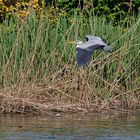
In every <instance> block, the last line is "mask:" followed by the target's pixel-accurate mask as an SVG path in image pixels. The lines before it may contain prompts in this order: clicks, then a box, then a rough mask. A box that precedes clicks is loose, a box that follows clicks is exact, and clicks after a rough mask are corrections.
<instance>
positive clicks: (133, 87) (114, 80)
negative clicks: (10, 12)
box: [0, 12, 140, 113]
mask: <svg viewBox="0 0 140 140" xmlns="http://www.w3.org/2000/svg"><path fill="white" fill-rule="evenodd" d="M139 20H140V19H137V20H136V19H135V18H133V19H132V21H130V23H129V25H131V26H130V27H127V28H124V27H122V26H120V25H118V26H115V27H113V26H112V25H111V23H108V24H107V23H106V21H105V19H104V18H101V17H100V18H98V17H96V16H90V17H89V19H85V18H84V17H82V16H79V15H77V14H75V15H73V18H72V19H71V20H69V22H71V24H70V23H69V22H68V20H67V18H66V17H65V16H62V17H61V16H60V17H59V19H58V21H57V23H56V24H51V21H50V20H49V16H48V15H47V12H46V13H44V14H43V15H41V18H40V20H39V19H37V18H36V16H35V13H32V14H31V15H29V16H28V17H25V18H24V19H23V20H22V19H21V20H19V19H18V18H17V17H12V18H11V19H9V20H8V21H7V20H6V21H5V22H4V23H3V24H1V25H0V30H1V31H2V34H0V64H1V66H0V74H1V75H0V112H2V113H30V112H31V113H34V112H37V113H50V112H52V111H56V112H57V111H58V112H61V111H62V112H68V111H71V112H101V111H102V110H107V111H110V110H136V109H139V107H140V95H139V93H140V87H139V84H140V76H139V75H140V62H139V60H140V40H139V36H140V34H139V29H140V24H139ZM85 34H96V35H99V36H103V37H105V38H107V39H108V41H109V42H110V43H111V45H112V47H113V48H114V51H113V53H111V54H109V53H104V52H100V51H97V52H96V53H95V55H94V56H93V57H94V58H93V61H92V62H91V63H90V65H89V66H88V67H86V68H84V69H78V68H77V67H76V65H75V55H76V54H75V48H74V47H73V46H70V45H69V44H68V43H67V42H68V41H69V40H74V39H78V37H81V38H83V37H84V35H85Z"/></svg>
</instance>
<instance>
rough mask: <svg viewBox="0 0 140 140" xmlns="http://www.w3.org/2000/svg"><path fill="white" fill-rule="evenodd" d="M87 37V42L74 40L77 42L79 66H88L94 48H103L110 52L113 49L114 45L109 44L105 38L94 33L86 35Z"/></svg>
mask: <svg viewBox="0 0 140 140" xmlns="http://www.w3.org/2000/svg"><path fill="white" fill-rule="evenodd" d="M85 38H86V41H85V42H83V41H75V42H73V43H75V44H76V51H77V54H76V59H77V65H78V67H84V66H87V65H88V64H89V62H90V60H91V57H92V54H93V52H94V50H96V49H101V50H104V51H108V52H111V51H112V47H111V46H109V45H108V44H107V43H106V41H105V39H103V38H100V37H97V36H92V35H86V36H85ZM71 43H72V42H71Z"/></svg>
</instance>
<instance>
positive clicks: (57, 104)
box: [0, 85, 140, 115]
mask: <svg viewBox="0 0 140 140" xmlns="http://www.w3.org/2000/svg"><path fill="white" fill-rule="evenodd" d="M47 90H48V86H45V85H44V86H35V85H34V86H33V85H32V86H31V85H28V86H25V87H22V88H21V87H12V88H7V89H3V90H2V89H1V90H0V113H1V114H5V113H8V114H28V113H29V114H48V115H51V114H55V115H56V114H57V113H58V114H61V113H83V114H94V113H103V112H107V113H112V112H134V113H135V112H140V108H139V107H138V103H137V102H135V103H136V104H134V102H132V101H131V100H128V99H127V100H121V99H120V100H119V99H115V100H114V99H112V100H111V99H110V100H108V101H107V100H101V99H100V102H99V101H98V102H95V103H94V102H92V101H95V100H94V99H92V100H87V99H86V98H81V99H80V98H79V99H78V98H76V96H75V97H74V96H68V95H67V94H64V95H62V94H60V93H57V92H56V91H53V92H51V93H49V94H48V93H47ZM77 94H78V93H77ZM82 96H83V93H82ZM86 96H87V97H88V98H89V97H90V96H91V95H88V94H87V95H86Z"/></svg>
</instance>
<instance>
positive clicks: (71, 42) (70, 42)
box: [68, 41, 76, 44]
mask: <svg viewBox="0 0 140 140" xmlns="http://www.w3.org/2000/svg"><path fill="white" fill-rule="evenodd" d="M68 43H69V44H76V41H68Z"/></svg>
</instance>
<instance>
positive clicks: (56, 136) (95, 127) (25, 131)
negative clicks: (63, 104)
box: [0, 114, 140, 140]
mask: <svg viewBox="0 0 140 140" xmlns="http://www.w3.org/2000/svg"><path fill="white" fill-rule="evenodd" d="M94 139H95V140H140V114H137V115H132V114H117V115H94V116H86V115H73V114H71V115H64V116H63V115H62V116H61V117H45V116H23V115H18V116H17V115H16V116H14V115H13V116H9V115H3V116H2V115H1V116H0V140H94Z"/></svg>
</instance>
